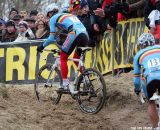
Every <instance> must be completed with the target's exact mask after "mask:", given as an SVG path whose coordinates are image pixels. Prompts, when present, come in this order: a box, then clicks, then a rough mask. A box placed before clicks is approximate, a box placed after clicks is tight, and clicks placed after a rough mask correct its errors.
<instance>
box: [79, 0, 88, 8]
mask: <svg viewBox="0 0 160 130" xmlns="http://www.w3.org/2000/svg"><path fill="white" fill-rule="evenodd" d="M86 5H88V2H87V1H86V0H81V4H80V6H81V8H83V7H84V6H86Z"/></svg>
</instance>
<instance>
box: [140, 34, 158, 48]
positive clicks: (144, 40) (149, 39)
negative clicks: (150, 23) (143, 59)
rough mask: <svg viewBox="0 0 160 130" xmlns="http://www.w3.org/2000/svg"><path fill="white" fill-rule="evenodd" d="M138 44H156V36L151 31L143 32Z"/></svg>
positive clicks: (142, 46) (143, 45)
mask: <svg viewBox="0 0 160 130" xmlns="http://www.w3.org/2000/svg"><path fill="white" fill-rule="evenodd" d="M137 45H138V46H140V47H141V48H145V47H147V46H153V45H155V38H154V36H153V35H152V34H151V33H143V34H142V35H141V36H140V37H139V38H138V41H137Z"/></svg>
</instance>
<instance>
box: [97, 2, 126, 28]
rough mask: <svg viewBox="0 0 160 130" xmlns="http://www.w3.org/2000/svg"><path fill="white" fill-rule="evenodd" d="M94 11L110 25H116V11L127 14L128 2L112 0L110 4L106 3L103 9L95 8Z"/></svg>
mask: <svg viewBox="0 0 160 130" xmlns="http://www.w3.org/2000/svg"><path fill="white" fill-rule="evenodd" d="M94 12H95V14H96V15H98V16H101V17H103V18H106V19H108V20H109V25H110V26H111V27H116V26H117V23H118V19H117V18H118V17H117V14H118V12H120V13H122V14H123V15H127V14H128V13H129V4H127V3H126V2H122V3H115V2H112V3H111V5H107V6H106V7H105V9H104V10H103V9H101V8H97V9H96V10H95V11H94Z"/></svg>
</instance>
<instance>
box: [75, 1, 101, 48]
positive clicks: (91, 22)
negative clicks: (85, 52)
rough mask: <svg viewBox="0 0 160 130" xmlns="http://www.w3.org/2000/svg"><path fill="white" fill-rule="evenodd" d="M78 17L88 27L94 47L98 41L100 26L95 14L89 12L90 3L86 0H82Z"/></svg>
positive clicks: (90, 43) (90, 44) (91, 43)
mask: <svg viewBox="0 0 160 130" xmlns="http://www.w3.org/2000/svg"><path fill="white" fill-rule="evenodd" d="M80 6H81V7H80V9H79V15H78V18H79V19H80V21H81V22H82V23H83V25H84V26H85V27H86V29H87V32H88V34H89V38H90V41H89V46H91V47H94V46H95V45H96V43H97V42H98V34H99V32H100V31H99V26H98V24H97V22H96V19H95V15H94V14H93V13H90V12H89V7H88V3H87V1H86V0H81V4H80Z"/></svg>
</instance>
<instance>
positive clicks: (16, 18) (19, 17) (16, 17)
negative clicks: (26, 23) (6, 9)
mask: <svg viewBox="0 0 160 130" xmlns="http://www.w3.org/2000/svg"><path fill="white" fill-rule="evenodd" d="M21 18H22V17H21V15H19V14H17V15H15V16H14V17H13V18H12V20H20V19H21Z"/></svg>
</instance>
